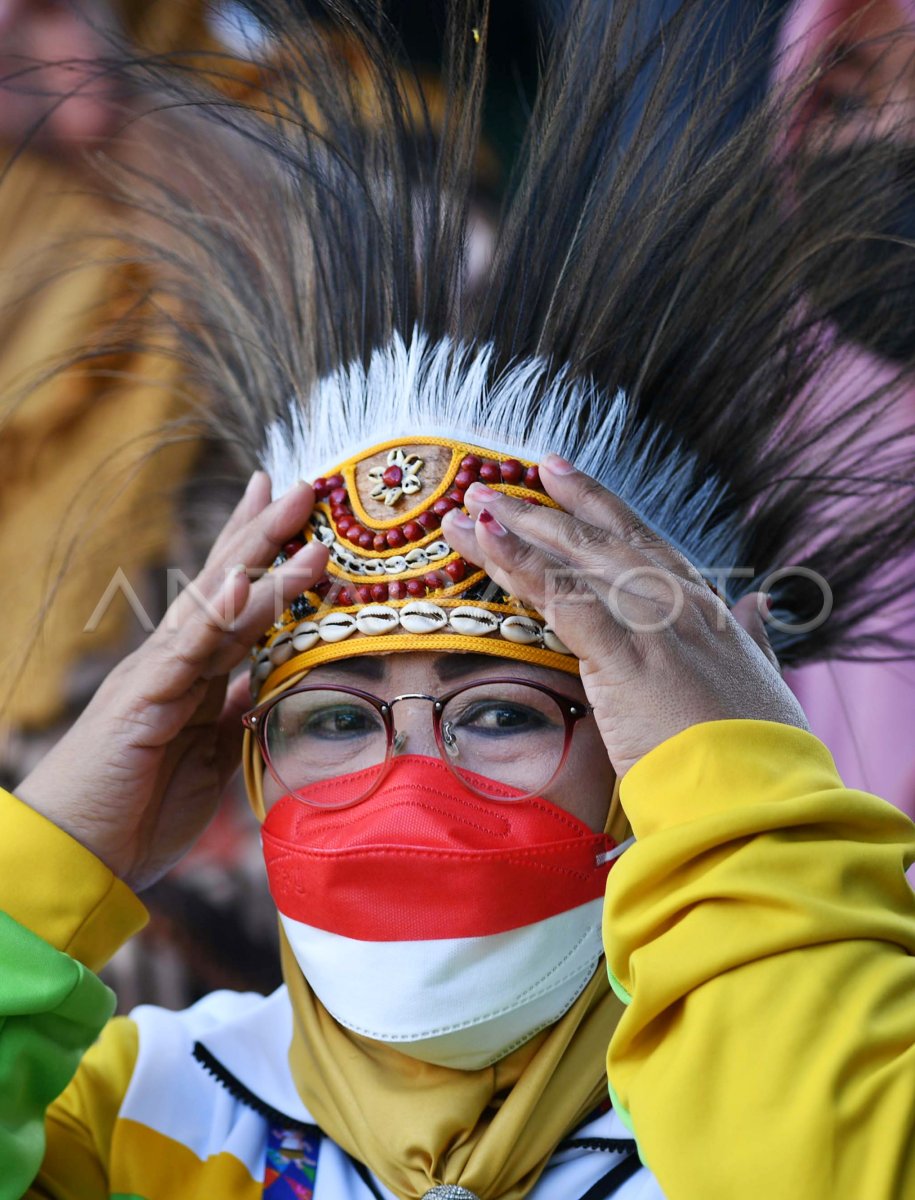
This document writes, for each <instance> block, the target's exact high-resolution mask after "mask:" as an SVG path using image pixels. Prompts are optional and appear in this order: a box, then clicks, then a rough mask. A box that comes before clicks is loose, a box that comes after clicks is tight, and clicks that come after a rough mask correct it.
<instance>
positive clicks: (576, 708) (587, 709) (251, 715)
mask: <svg viewBox="0 0 915 1200" xmlns="http://www.w3.org/2000/svg"><path fill="white" fill-rule="evenodd" d="M493 683H495V684H500V683H506V684H518V683H523V684H524V685H525V686H526V687H530V688H534V689H535V690H536V691H538V692H542V693H543V694H544V695H545V696H549V697H550V698H551V699H552V700H554V701H555V703H556V705H557V707H558V708H559V711H560V712H561V713H562V718H563V722H564V724H565V740H564V742H563V747H562V755H561V756H560V759H559V763H558V765H557V767H556V769H555V771H554V772H553V774H552V775H551V776H550V778H549V779H548V780H547V782H546V783H543V784H541V785H540V787H539V788H538V789H537V790H536V791H532V792H525V793H524V794H523V795H521V796H512V797H510V798H507V797H505V796H497V795H493V794H492V793H490V792H485V791H483V790H482V789H481V788H478V787H475V786H474V785H473V784H471V783H470V782H468V780H466V779H465V778H464V777H463V776H462V775H459V774H458V772H457V770H456V769H455V768H454V766H453V765H452V763H451V762H450V761H449V757H450V756H449V754H448V751H447V748H446V745H445V737H444V733H443V731H442V713H443V712H444V710H445V706H446V705H447V704H448V703H449V702H450V701H451V700H453V699H454V698H455V696H460V695H461V693H462V692H467V691H471V690H472V689H474V688H476V687H480V686H482V685H484V684H493ZM328 691H333V692H345V693H346V694H347V695H350V696H358V697H359V699H360V700H365V701H366V703H368V704H370V705H371V706H372V707H373V708H374V709H375V710H376V712H378V714H379V715H380V717H381V719H382V722H383V724H384V728H385V733H386V735H387V746H386V749H385V757H384V761H383V763H382V764H381V770H380V773H379V775H378V778H377V779H376V780H374V781H373V783H372V785H371V787H370V788H368V789H367V790H366V791H365V792H364V793H363V794H362V795H360V796H357V797H356V798H355V799H353V800H346V801H344V802H343V803H341V804H321V805H314V807H316V808H322V809H338V808H352V806H353V805H354V804H359V803H361V802H362V801H363V800H365V799H367V798H368V797H369V796H371V794H372V792H374V791H375V790H376V789H377V788H378V787H379V786H380V785H381V783H382V782H383V781H384V779H385V777H386V776H387V774H388V772H389V771H390V769H391V766H392V764H393V762H394V759H395V757H396V738H397V730H396V729H395V728H394V705H395V704H397V703H398V702H399V701H401V700H428V701H429V702H430V703H431V704H432V732H433V735H434V737H435V744H436V746H437V747H438V753H439V758H441V760H442V762H443V763H444V764H445V766H446V767H447V768H448V770H449V771H450V772H451V774H452V775H453V776H454V777H455V779H457V780H458V782H459V783H460V784H461V785H462V786H463V787H465V788H467V789H468V791H471V792H473V793H474V794H475V795H477V796H480V797H482V798H483V799H485V800H502V801H504V802H506V803H511V802H512V801H516V800H528V799H530V797H531V796H537V795H539V794H540V793H541V792H544V791H546V789H547V788H548V787H550V785H551V784H552V783H553V782H554V780H555V779H556V777H557V776H558V775H559V773H560V771H561V770H562V768H563V767H564V766H565V762H566V759H567V758H568V756H569V750H570V749H571V746H572V736H573V734H574V733H575V727H576V725H577V724H578V722H579V721H581V720H583V719H584V718H585V717H588V716H590V715H591V713H593V711H594V709H593V707H592V706H591V705H590V704H585V703H583V702H582V701H581V700H575V699H573V698H572V697H571V696H566V695H565V694H564V693H562V692H557V691H556V690H555V689H554V688H551V687H548V686H547V685H546V684H545V683H539V682H536V681H535V680H533V679H521V678H519V677H518V676H516V675H492V676H487V677H486V678H485V679H474V680H473V681H472V682H470V683H465V684H462V685H461V686H460V687H456V688H452V689H451V691H449V692H446V693H445V694H444V695H442V696H428V695H426V694H425V693H423V692H405V693H404V694H403V695H402V696H395V697H394V698H393V699H392V700H383V699H382V698H381V697H380V696H376V695H374V693H372V692H366V691H363V690H362V689H361V688H355V687H350V686H349V685H348V684H333V685H328V684H326V683H305V684H300V685H299V686H298V687H294V688H291V689H290V690H289V691H288V692H280V693H279V694H278V695H276V696H271V697H270V699H269V700H264V701H263V702H262V703H261V704H258V705H257V706H256V707H254V708H252V709H250V710H249V711H248V712H246V713H245V714H244V716H243V717H242V724H243V725H244V726H245V728H246V729H248V730H249V731H250V732H251V733H252V734H253V735H254V738H255V741H256V743H257V748H258V750H259V751H260V756H261V758H262V760H263V762H264V765H265V766H266V768H267V770H268V771H269V772H270V774H271V775H272V776H273V778H274V779H275V780H276V782H277V783H278V784H279V785H280V787H282V788H285V789H287V790H288V786H289V785H288V784H287V783H285V782H284V780H282V779H281V778H280V776H279V775H278V773H277V772H276V771H275V770H274V768H273V764H272V763H271V761H270V752H269V749H268V747H267V717H268V716H269V714H270V710H271V709H272V708H274V707H275V706H276V705H277V704H279V702H280V701H281V700H286V699H288V697H289V696H295V695H297V694H298V693H299V692H328ZM290 794H292V795H295V793H294V792H292V793H290ZM296 798H297V799H300V800H302V801H303V802H304V803H306V804H310V803H312V802H311V801H309V800H308V798H307V797H305V796H297V797H296Z"/></svg>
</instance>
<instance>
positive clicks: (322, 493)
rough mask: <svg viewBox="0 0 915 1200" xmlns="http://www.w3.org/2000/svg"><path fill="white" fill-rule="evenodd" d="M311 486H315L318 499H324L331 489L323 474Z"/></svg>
mask: <svg viewBox="0 0 915 1200" xmlns="http://www.w3.org/2000/svg"><path fill="white" fill-rule="evenodd" d="M311 486H312V487H313V488H314V490H315V497H316V498H317V499H318V500H323V499H324V498H325V497H326V496H327V493H328V492H329V491H330V488H329V487H328V486H327V480H326V479H325V478H324V476H323V475H320V476H319V477H318V478H317V479H316V480H315V481H314V483H313V484H312V485H311Z"/></svg>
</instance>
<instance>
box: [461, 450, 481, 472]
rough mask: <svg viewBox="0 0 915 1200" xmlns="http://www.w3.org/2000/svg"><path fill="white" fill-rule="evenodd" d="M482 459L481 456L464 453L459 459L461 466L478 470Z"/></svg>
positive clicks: (469, 469) (470, 469)
mask: <svg viewBox="0 0 915 1200" xmlns="http://www.w3.org/2000/svg"><path fill="white" fill-rule="evenodd" d="M482 461H483V460H482V458H479V457H478V456H477V455H476V454H465V455H464V457H463V458H462V459H461V466H462V467H464V468H465V469H466V470H468V471H478V470H479V469H480V464H481V463H482Z"/></svg>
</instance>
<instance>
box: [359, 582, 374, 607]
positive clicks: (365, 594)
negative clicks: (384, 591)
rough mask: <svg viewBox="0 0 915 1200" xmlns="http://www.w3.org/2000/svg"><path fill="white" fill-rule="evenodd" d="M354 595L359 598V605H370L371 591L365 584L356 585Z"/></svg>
mask: <svg viewBox="0 0 915 1200" xmlns="http://www.w3.org/2000/svg"><path fill="white" fill-rule="evenodd" d="M356 595H357V596H358V597H359V603H360V604H371V603H372V589H371V587H369V585H368V584H367V583H358V584H357V585H356Z"/></svg>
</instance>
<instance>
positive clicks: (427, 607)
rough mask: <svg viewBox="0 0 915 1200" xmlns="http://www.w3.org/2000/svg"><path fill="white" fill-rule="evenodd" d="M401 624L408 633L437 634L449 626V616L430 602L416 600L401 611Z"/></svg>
mask: <svg viewBox="0 0 915 1200" xmlns="http://www.w3.org/2000/svg"><path fill="white" fill-rule="evenodd" d="M400 623H401V625H402V626H403V627H404V629H406V631H407V633H437V632H438V631H439V630H440V629H442V628H444V626H445V625H447V624H448V614H447V613H446V612H445V610H444V609H443V608H439V606H438V605H437V604H432V603H431V601H429V600H415V601H414V602H413V603H412V604H407V605H405V606H404V607H403V608H402V609H401V610H400Z"/></svg>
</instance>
